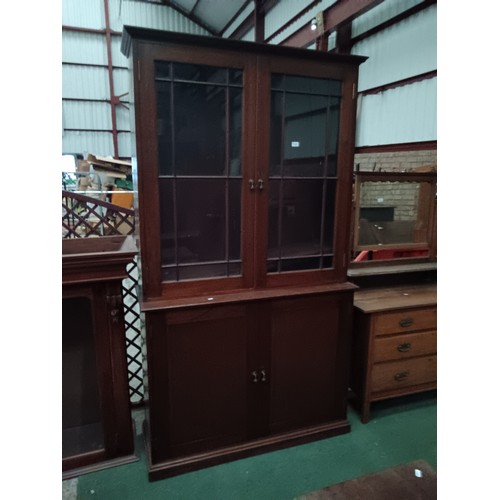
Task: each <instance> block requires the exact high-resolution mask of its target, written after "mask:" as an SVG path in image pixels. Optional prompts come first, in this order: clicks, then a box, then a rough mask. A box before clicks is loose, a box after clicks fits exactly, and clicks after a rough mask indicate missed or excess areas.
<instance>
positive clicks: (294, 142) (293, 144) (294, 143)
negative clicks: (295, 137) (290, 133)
mask: <svg viewBox="0 0 500 500" xmlns="http://www.w3.org/2000/svg"><path fill="white" fill-rule="evenodd" d="M292 148H300V142H299V141H292Z"/></svg>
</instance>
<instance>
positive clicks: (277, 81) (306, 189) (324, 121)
mask: <svg viewBox="0 0 500 500" xmlns="http://www.w3.org/2000/svg"><path fill="white" fill-rule="evenodd" d="M259 71H260V73H259V89H258V91H259V99H258V101H259V103H261V106H259V109H258V111H257V113H258V117H257V121H258V123H259V124H260V127H259V135H258V138H257V145H258V148H259V150H258V152H257V164H256V175H257V178H258V181H259V187H260V190H261V192H262V194H261V195H260V198H259V199H258V201H257V203H258V207H257V217H256V218H257V220H258V221H259V224H258V226H257V229H256V231H257V235H256V245H257V248H256V255H257V259H258V264H257V271H256V272H257V282H258V283H259V284H260V285H262V286H267V287H269V286H280V285H299V284H300V285H302V284H308V283H320V282H325V281H330V282H332V281H342V280H345V273H346V251H345V244H346V239H345V238H346V237H347V236H348V235H346V234H345V230H344V222H345V221H346V220H347V218H348V216H349V210H350V209H349V204H350V201H351V200H350V196H349V195H348V193H349V189H350V188H349V186H350V184H349V183H350V180H349V171H350V169H351V158H352V157H351V156H350V155H352V151H353V147H354V144H353V141H352V124H353V113H354V106H353V102H354V101H353V88H354V87H353V86H354V83H355V75H354V73H352V72H351V71H350V70H347V69H343V68H339V67H336V68H325V67H324V66H321V65H320V66H319V67H318V65H317V64H307V63H305V64H301V65H300V72H299V71H298V68H297V66H296V64H293V62H291V61H289V60H287V59H279V58H274V59H268V60H265V61H262V62H261V63H260V66H259Z"/></svg>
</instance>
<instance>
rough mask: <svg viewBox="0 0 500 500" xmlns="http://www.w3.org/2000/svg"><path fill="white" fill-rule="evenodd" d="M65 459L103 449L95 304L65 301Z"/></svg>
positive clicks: (82, 301) (63, 433)
mask: <svg viewBox="0 0 500 500" xmlns="http://www.w3.org/2000/svg"><path fill="white" fill-rule="evenodd" d="M62 373H63V377H62V456H63V458H66V457H71V456H74V455H80V454H83V453H88V452H92V451H97V450H102V449H104V432H103V424H102V415H101V404H100V396H99V386H98V380H97V365H96V352H95V343H94V322H93V316H92V304H91V301H90V299H89V298H87V297H75V298H65V299H63V301H62Z"/></svg>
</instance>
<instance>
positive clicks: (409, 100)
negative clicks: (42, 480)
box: [356, 78, 437, 146]
mask: <svg viewBox="0 0 500 500" xmlns="http://www.w3.org/2000/svg"><path fill="white" fill-rule="evenodd" d="M436 116H437V78H432V79H429V80H423V81H421V82H416V83H413V84H409V85H404V86H403V87H397V88H395V89H390V90H386V91H385V92H381V93H380V94H374V95H371V94H369V95H365V96H360V97H359V98H358V120H357V127H356V129H357V130H356V146H376V145H380V144H398V143H404V142H419V141H434V140H436V139H437V126H436V121H437V120H436Z"/></svg>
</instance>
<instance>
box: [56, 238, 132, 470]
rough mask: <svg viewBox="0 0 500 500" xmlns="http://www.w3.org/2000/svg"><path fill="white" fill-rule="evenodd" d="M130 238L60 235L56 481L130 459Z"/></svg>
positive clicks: (119, 463)
mask: <svg viewBox="0 0 500 500" xmlns="http://www.w3.org/2000/svg"><path fill="white" fill-rule="evenodd" d="M136 254H137V248H136V246H135V243H134V241H133V239H132V237H130V236H106V237H102V238H79V239H67V240H63V241H62V470H63V479H68V478H71V477H75V476H79V475H81V474H84V473H86V472H91V471H95V470H99V469H102V468H105V467H111V466H114V465H121V464H125V463H129V462H131V461H135V460H137V457H136V456H135V455H134V432H133V426H132V417H131V409H130V400H129V390H128V372H127V357H126V347H125V324H124V317H123V302H122V280H123V279H124V278H126V277H127V271H126V266H127V264H129V263H130V262H132V261H133V259H134V256H135V255H136Z"/></svg>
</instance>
